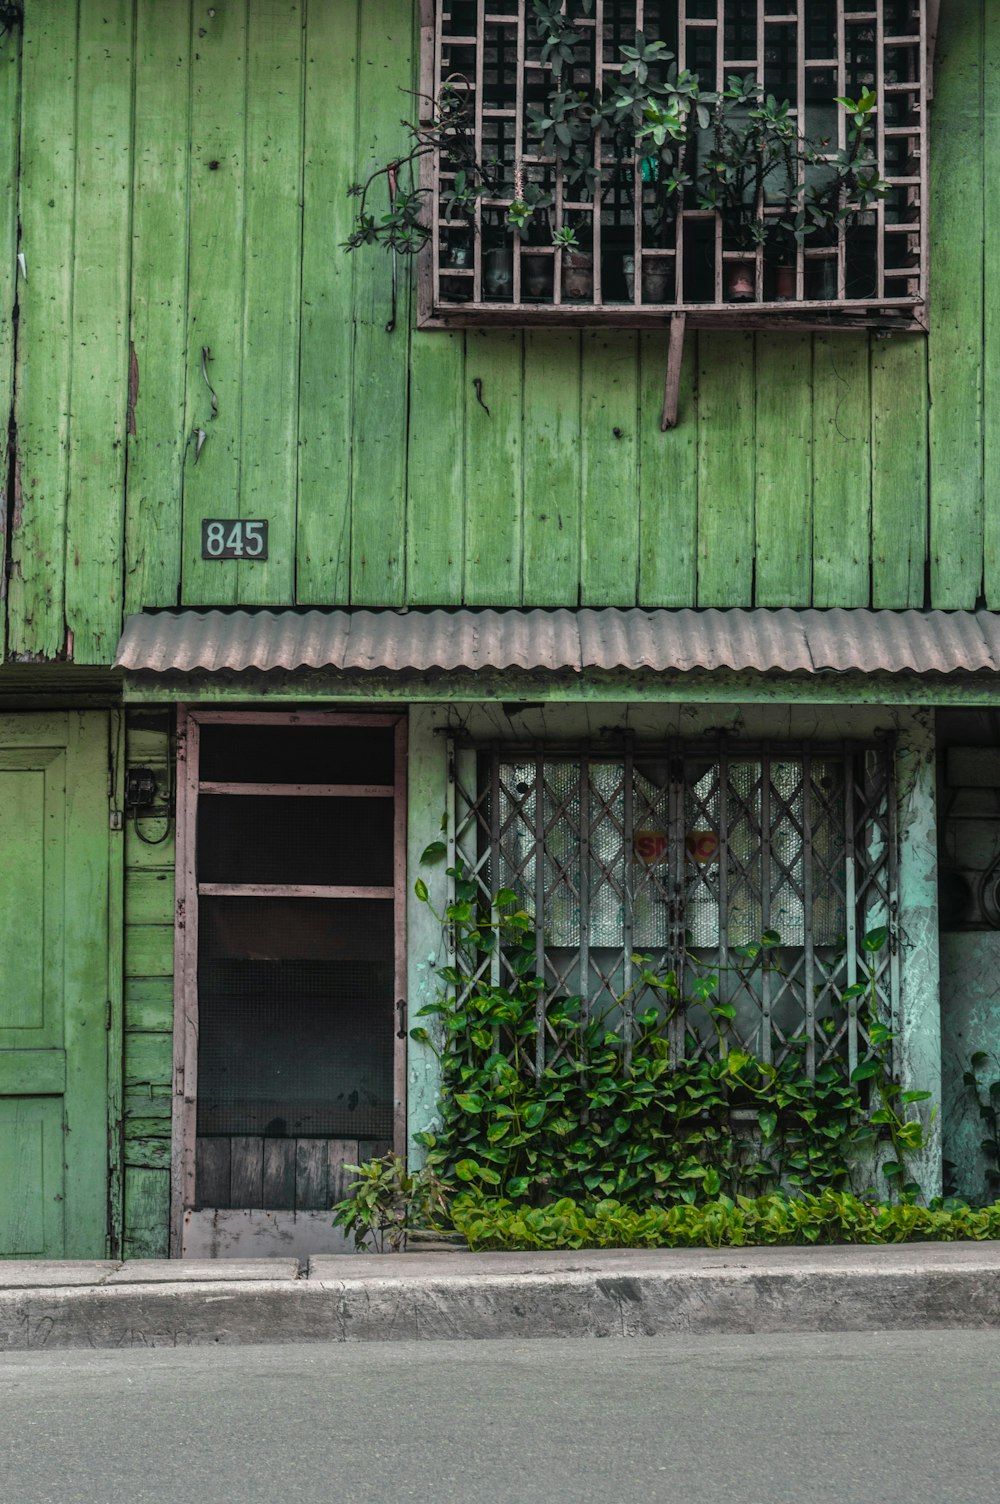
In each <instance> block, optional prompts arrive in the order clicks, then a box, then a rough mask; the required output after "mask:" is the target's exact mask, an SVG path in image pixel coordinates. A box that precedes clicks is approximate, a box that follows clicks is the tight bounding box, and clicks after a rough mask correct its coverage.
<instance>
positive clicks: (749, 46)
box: [418, 0, 928, 328]
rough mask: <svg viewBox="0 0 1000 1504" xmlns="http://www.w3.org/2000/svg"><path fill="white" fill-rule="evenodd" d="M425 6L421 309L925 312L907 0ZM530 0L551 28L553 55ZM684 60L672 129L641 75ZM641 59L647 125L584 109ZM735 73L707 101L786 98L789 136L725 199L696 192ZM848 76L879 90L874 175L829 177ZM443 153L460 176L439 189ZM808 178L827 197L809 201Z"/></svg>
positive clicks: (591, 314)
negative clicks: (558, 41)
mask: <svg viewBox="0 0 1000 1504" xmlns="http://www.w3.org/2000/svg"><path fill="white" fill-rule="evenodd" d="M423 11H424V14H423V21H424V26H423V33H422V35H423V60H422V61H423V73H422V85H421V97H422V101H423V106H422V107H423V109H424V112H425V119H424V125H425V127H430V128H431V131H432V139H433V140H434V142H435V148H434V149H433V150H430V151H428V152H427V153H426V155H424V156H423V157H422V158H421V161H420V170H421V173H422V178H421V183H422V187H423V188H424V190H425V197H426V204H425V207H427V206H429V210H428V212H429V216H430V224H429V242H428V244H427V245H426V246H425V247H424V248H423V249H422V250H421V252H420V254H419V258H418V264H419V266H420V299H419V317H420V323H421V325H422V326H423V327H435V326H439V327H440V326H473V325H481V324H507V325H534V324H575V325H594V324H598V323H605V324H608V325H611V326H617V327H642V326H644V325H662V323H663V322H664V319H665V317H666V316H668V315H671V314H684V315H686V317H687V321H688V324H689V325H690V326H691V327H720V326H722V327H727V326H728V327H740V328H747V327H755V326H764V327H777V326H782V325H799V326H806V327H817V328H820V327H821V328H830V327H832V326H834V327H835V326H841V327H882V328H922V327H925V315H926V299H927V97H928V61H927V42H928V22H927V5H926V3H925V0H870V3H867V4H865V5H863V6H862V4H861V3H860V0H858V4H857V5H854V6H852V5H851V0H787V3H786V0H567V3H566V4H565V6H564V7H563V9H562V11H560V8H559V7H558V6H553V5H551V4H548V3H542V0H495V3H494V0H489V3H487V0H423ZM548 12H553V13H555V14H556V15H557V16H560V17H561V21H559V23H558V25H561V26H563V27H568V28H571V30H570V31H566V32H565V46H564V48H563V52H564V54H565V55H562V54H560V51H559V48H558V47H556V46H555V45H554V44H553V41H552V37H553V35H554V33H553V32H552V31H551V30H550V31H549V32H546V29H545V23H544V15H545V14H546V13H548ZM553 24H556V23H553ZM637 32H639V33H641V34H642V38H643V43H642V46H641V47H640V48H639V49H637V48H636V33H637ZM654 43H660V44H662V49H655V48H654V51H653V53H652V54H648V55H645V56H642V55H641V56H640V57H639V58H635V57H630V55H629V52H628V51H627V50H625V49H632V51H633V52H635V51H636V50H639V51H640V53H642V49H643V47H645V48H646V49H648V48H649V46H650V45H651V44H654ZM671 58H672V59H675V62H673V63H672V62H671V61H670V59H671ZM671 68H676V69H677V70H679V74H680V76H679V77H677V75H676V74H672V73H671V72H670V69H671ZM642 70H645V72H644V73H642ZM685 70H688V71H689V73H690V74H693V75H696V76H697V82H696V85H695V90H696V93H697V94H698V96H699V97H700V98H701V99H702V100H703V101H704V103H703V105H702V107H701V108H700V109H699V108H698V104H697V101H696V100H695V101H692V99H691V98H689V97H687V96H685V97H686V98H687V104H685V102H684V98H682V100H681V116H680V118H681V120H682V124H683V129H682V130H681V132H680V134H679V135H677V136H676V137H675V136H674V135H672V134H671V130H672V129H674V127H675V126H676V120H677V118H678V117H677V116H676V115H671V111H672V110H674V107H675V105H676V103H677V97H676V96H673V95H667V96H665V95H664V94H663V93H662V90H664V89H666V90H669V88H670V87H671V84H672V81H673V83H676V85H677V88H678V89H679V90H680V91H681V95H682V96H684V94H685V89H689V88H690V80H688V84H685V82H684V73H685ZM640 73H642V77H643V78H645V79H646V80H647V83H648V85H649V86H652V92H651V93H650V94H649V96H648V97H649V99H650V102H651V105H652V106H653V107H654V108H662V109H664V110H665V111H666V116H665V118H667V117H669V118H670V119H672V120H673V121H674V126H670V125H667V126H665V127H664V129H663V130H661V132H660V134H659V135H657V132H656V121H655V120H654V119H653V118H652V116H651V115H650V113H649V112H648V111H647V112H645V113H644V112H643V111H642V110H641V109H640V108H638V106H636V107H635V108H634V109H633V112H632V114H626V115H625V116H623V118H622V120H620V121H618V122H616V121H615V120H614V119H612V118H610V117H608V116H607V114H605V115H604V116H603V117H602V116H601V115H600V109H601V105H602V102H603V104H604V105H606V104H607V102H608V101H609V100H610V99H611V98H612V97H613V96H614V94H615V91H616V90H617V88H618V87H619V85H620V84H622V83H625V84H626V85H627V86H629V87H632V88H633V101H634V98H635V89H636V88H637V87H638V83H639V81H640ZM734 79H736V80H739V81H740V89H742V90H743V91H744V97H743V98H742V99H741V98H737V97H733V98H730V99H729V100H728V102H727V103H726V105H725V114H724V119H725V122H726V125H727V129H729V130H731V131H732V132H735V136H739V133H740V130H741V129H743V130H747V129H759V125H758V126H755V125H754V120H755V110H757V109H758V108H759V106H760V105H761V104H763V105H765V106H767V102H768V96H770V99H771V102H772V103H773V104H775V105H777V107H778V115H779V117H780V116H781V114H782V106H783V105H784V102H785V101H787V103H788V111H787V115H786V116H785V117H784V119H785V121H786V123H787V124H788V126H789V129H790V141H791V143H792V150H791V151H790V152H789V153H788V154H787V160H786V161H785V163H784V166H783V165H782V163H781V162H780V161H778V157H779V156H780V155H781V152H780V148H779V149H778V150H777V153H776V155H775V160H774V161H773V162H771V165H770V167H769V169H768V171H767V173H766V174H765V175H764V177H763V178H761V177H760V175H759V174H758V175H757V177H756V180H753V179H752V178H751V179H748V180H747V181H742V182H737V183H735V185H734V182H733V179H732V173H731V172H730V175H729V178H728V180H727V181H728V190H729V200H728V203H727V202H725V201H724V200H725V193H723V201H722V202H720V203H718V204H717V206H716V207H712V205H711V202H710V200H711V197H712V191H713V190H712V183H713V181H716V182H717V181H718V180H719V174H718V172H717V168H718V160H717V159H718V157H719V153H720V142H721V140H722V138H721V137H720V134H719V132H720V125H721V121H722V119H723V116H722V115H720V113H719V111H720V109H721V108H722V107H721V106H720V98H721V97H722V96H725V95H726V94H727V91H728V92H729V93H730V94H732V92H733V91H732V80H734ZM643 87H644V88H645V87H646V85H644V86H643ZM657 89H659V90H661V92H660V93H657V92H656V91H657ZM740 89H737V91H736V93H737V94H739V92H740ZM755 90H756V91H759V94H758V95H755V93H754V91H755ZM866 95H867V96H874V99H875V101H876V102H875V103H874V104H870V106H869V110H868V114H867V119H866V124H865V127H864V143H863V144H864V151H865V155H866V158H867V159H868V160H869V161H870V162H872V163H874V165H875V167H876V168H877V177H878V178H880V180H881V186H880V187H879V190H878V192H877V193H872V194H869V193H866V192H865V191H864V187H863V184H862V187H861V188H860V189H859V187H858V179H859V177H862V178H863V176H864V175H863V174H859V173H854V174H853V176H848V177H846V178H844V176H843V171H841V178H842V180H843V181H844V182H846V183H847V184H848V186H847V187H844V188H840V187H838V186H837V184H836V183H835V182H834V178H835V175H836V173H837V170H838V154H842V153H845V152H850V151H851V150H852V140H853V137H852V113H851V111H849V110H847V109H846V108H844V107H843V106H842V105H840V104H838V103H837V101H838V99H849V100H852V101H860V100H862V99H864V98H865V96H866ZM671 99H672V100H673V103H671V102H670V100H671ZM442 101H444V108H443V107H442ZM688 106H690V108H689V109H688ZM685 109H688V113H686V114H685V113H684V110H685ZM449 113H450V115H451V120H452V125H451V126H450V127H448V128H446V129H444V131H443V132H442V131H441V130H440V127H441V124H442V121H443V120H444V119H445V116H446V115H447V114H449ZM636 119H638V120H639V122H640V124H639V125H638V127H637V126H636V124H635V120H636ZM546 121H548V122H549V124H548V125H546V124H545V122H546ZM741 121H742V126H741ZM644 131H648V132H650V133H648V134H643V132H644ZM664 132H665V134H664ZM567 138H570V139H567ZM734 139H735V138H734ZM769 139H771V138H769ZM449 140H450V141H452V142H453V143H454V150H453V152H451V153H449V151H448V149H447V146H441V144H440V143H441V142H442V141H444V142H445V143H447V142H448V141H449ZM770 149H771V148H770V147H769V148H768V150H770ZM664 151H665V152H666V156H665V155H664ZM723 155H724V153H723ZM584 159H586V166H585V167H584ZM768 160H770V159H768ZM859 160H861V159H860V158H859ZM839 161H840V167H841V169H843V161H844V159H843V157H842V156H840V158H839ZM463 173H464V182H465V184H466V187H467V188H471V189H472V190H473V192H472V194H471V195H467V196H466V197H465V198H464V199H463V198H462V196H461V195H459V201H458V203H457V204H456V198H455V189H456V179H458V180H459V182H460V183H461V182H462V181H463V179H462V178H461V177H460V174H463ZM725 176H726V175H725V173H723V174H722V178H723V179H725ZM831 183H834V189H833V190H831V191H830V192H827V189H828V188H829V185H830V184H831ZM824 194H826V198H827V208H831V209H832V210H833V212H832V213H831V215H830V216H829V217H828V219H827V222H826V223H822V222H817V223H813V220H814V219H818V220H819V221H822V220H823V214H822V213H820V214H819V215H818V216H815V215H813V214H812V211H811V208H810V205H815V204H817V203H821V202H822V201H823V199H824ZM800 216H804V218H805V221H808V228H804V224H803V219H802V218H801V217H800ZM512 218H513V219H514V220H515V221H517V224H516V226H514V227H512V225H511V220H512ZM566 241H569V248H568V249H567V248H565V245H564V242H566Z"/></svg>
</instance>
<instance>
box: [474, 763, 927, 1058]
mask: <svg viewBox="0 0 1000 1504" xmlns="http://www.w3.org/2000/svg"><path fill="white" fill-rule="evenodd" d="M893 760H894V759H893V754H892V749H891V747H890V746H882V747H879V748H874V747H866V748H859V747H856V746H849V745H843V744H841V745H834V746H828V747H822V746H816V745H809V746H773V747H741V748H737V747H735V746H733V747H724V746H717V745H708V746H698V747H686V748H685V747H676V746H667V747H646V746H643V747H639V746H631V747H625V748H623V749H622V750H621V752H620V753H618V754H612V753H609V752H608V750H607V749H606V748H603V749H596V748H595V749H593V750H588V749H578V750H577V751H575V752H572V753H562V754H556V753H553V752H550V751H547V750H545V749H525V748H520V749H519V748H516V747H510V746H493V747H491V748H489V749H483V748H476V747H475V746H465V747H463V746H457V747H456V748H455V749H454V754H453V766H454V769H455V775H454V776H455V790H454V792H455V810H454V826H455V838H454V839H455V846H454V855H455V857H456V858H457V860H458V861H459V862H460V863H461V865H462V866H463V867H464V869H465V873H466V875H467V876H469V877H471V878H472V879H473V880H474V881H475V883H476V884H477V887H478V890H479V893H480V897H481V902H482V904H483V905H486V906H488V905H489V903H490V901H491V898H492V895H493V894H494V893H496V892H498V891H499V890H500V889H501V888H510V889H512V890H513V891H514V892H515V893H517V895H518V900H519V904H520V905H521V907H523V909H524V910H525V911H526V912H527V913H528V914H530V915H532V916H533V917H534V938H535V950H536V961H535V965H536V974H537V975H538V976H540V977H543V978H544V980H545V983H546V987H545V991H544V993H543V994H542V995H540V997H539V1000H538V1023H539V1032H538V1040H539V1050H538V1067H539V1069H542V1068H543V1067H544V1065H546V1064H549V1063H551V1062H552V1060H554V1059H555V1058H557V1056H558V1055H559V1054H560V1053H562V1052H564V1051H565V1050H567V1049H571V1048H572V1040H571V1039H568V1038H567V1035H566V1032H565V1029H563V1030H561V1031H559V1032H557V1031H556V1030H555V1029H553V1028H552V1027H551V1026H550V1025H549V1023H548V1019H547V1011H548V1009H549V1008H550V1007H551V1005H552V1004H553V1003H554V1002H556V1001H557V1000H559V999H563V998H566V997H567V996H579V997H581V998H582V1000H583V1002H582V1008H581V1018H582V1019H583V1021H584V1022H586V1021H587V1020H588V1019H590V1018H593V1017H604V1018H607V1019H608V1020H609V1022H610V1023H611V1024H613V1025H614V1026H615V1027H616V1028H619V1029H620V1030H622V1032H623V1033H624V1036H625V1038H626V1040H627V1039H628V1038H629V1037H630V1036H631V1034H632V1032H633V1021H634V1019H635V1018H636V1016H637V1015H638V1014H639V1013H642V1012H643V1011H644V1010H645V1009H647V1008H649V1007H650V1005H651V1004H654V1005H656V1006H658V1007H662V1001H663V1000H662V995H660V994H657V993H656V992H654V991H652V990H650V989H643V988H641V987H636V979H637V975H638V968H637V967H636V965H635V963H634V962H633V959H632V957H633V955H634V954H636V953H640V954H644V955H648V956H651V957H652V959H653V966H654V969H656V970H658V971H660V972H661V973H663V972H666V971H670V970H672V971H674V972H675V974H676V975H677V976H678V977H679V978H683V979H684V990H685V992H686V993H687V994H688V995H690V992H691V990H692V987H693V984H694V982H695V980H696V977H697V976H701V975H704V973H705V969H706V968H708V969H712V968H718V972H717V974H718V976H719V994H718V995H719V998H720V1000H722V1001H724V1002H729V1003H732V1004H733V1005H734V1006H735V1009H736V1017H735V1020H734V1021H733V1025H732V1033H731V1036H730V1038H729V1040H728V1043H729V1044H730V1045H735V1044H737V1043H738V1044H739V1045H741V1046H743V1047H745V1048H747V1049H748V1050H751V1051H753V1052H754V1053H756V1054H758V1055H759V1056H760V1057H761V1058H762V1059H764V1060H767V1061H774V1062H776V1063H780V1062H781V1061H782V1060H784V1059H785V1058H786V1057H787V1055H788V1054H789V1052H790V1051H797V1052H800V1053H801V1058H802V1061H803V1064H804V1065H805V1067H806V1069H807V1070H808V1071H809V1072H810V1073H813V1072H815V1070H816V1068H817V1066H818V1065H822V1064H823V1063H824V1062H825V1061H827V1060H828V1059H830V1058H831V1057H832V1056H834V1055H839V1056H841V1057H842V1058H844V1059H845V1060H846V1061H847V1062H848V1064H849V1065H850V1067H851V1069H853V1068H854V1066H856V1065H857V1063H858V1061H859V1059H864V1058H865V1057H866V1055H867V1053H868V1050H869V1045H868V1038H867V1033H866V1030H865V1024H864V1005H863V1004H862V1006H861V1008H860V1010H859V1003H858V999H857V998H856V997H855V998H848V999H847V1001H846V1002H844V1001H841V999H842V995H843V993H844V991H845V990H847V989H849V988H851V987H852V986H853V985H854V984H855V983H856V982H858V981H859V979H862V978H864V977H865V976H867V968H868V966H869V964H874V966H875V968H876V974H877V975H876V986H877V1006H878V1012H879V1016H880V1018H881V1019H882V1021H883V1022H886V1023H889V1024H890V1026H892V1027H895V1025H896V1024H897V1023H898V1009H899V967H898V951H897V945H896V938H895V935H894V933H892V931H893V926H894V921H895V916H896V913H897V859H896V831H895V794H894V786H893ZM883 924H886V925H889V927H890V932H891V943H890V944H889V945H888V946H886V947H884V948H883V949H882V950H880V951H879V952H877V953H876V954H875V955H874V956H872V955H870V954H869V953H868V952H867V951H866V950H865V947H864V937H865V934H866V933H867V932H869V931H870V930H871V929H873V928H874V927H876V926H878V925H883ZM766 931H775V932H776V933H777V934H778V935H779V936H780V937H781V941H782V944H781V945H780V947H777V948H774V949H771V950H769V951H767V952H766V953H762V956H761V957H760V958H759V959H758V960H757V961H754V962H747V961H746V960H745V959H741V958H740V956H739V953H738V952H739V947H743V946H748V945H753V944H754V943H755V942H756V941H759V940H760V939H761V937H762V935H763V934H764V933H765V932H766ZM467 961H468V964H469V965H473V964H474V965H475V966H476V967H478V971H477V973H476V974H477V975H481V974H486V973H489V974H490V975H491V977H492V980H493V981H495V982H501V983H504V984H507V983H509V981H510V979H511V978H510V974H509V973H508V971H507V969H506V967H505V963H504V958H503V956H502V954H492V955H489V956H486V957H481V958H477V959H476V960H475V961H474V962H473V960H472V958H467ZM633 989H634V990H633ZM623 998H625V999H626V1000H625V1001H624V1002H623V1001H622V999H623ZM670 1033H671V1046H672V1053H673V1055H674V1058H675V1059H676V1058H680V1057H682V1056H687V1057H690V1056H691V1055H692V1054H704V1053H706V1052H708V1051H710V1050H712V1049H713V1048H715V1049H717V1048H718V1038H717V1035H716V1034H715V1032H714V1029H713V1027H712V1025H711V1022H710V1020H709V1019H708V1017H707V1015H706V1014H705V1013H704V1012H702V1011H701V1010H699V1009H697V1008H689V1009H687V1010H682V1011H681V1012H680V1013H678V1014H677V1015H676V1016H675V1018H674V1020H673V1022H672V1023H671V1025H670Z"/></svg>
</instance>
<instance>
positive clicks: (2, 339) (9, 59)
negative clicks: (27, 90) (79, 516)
mask: <svg viewBox="0 0 1000 1504" xmlns="http://www.w3.org/2000/svg"><path fill="white" fill-rule="evenodd" d="M20 92H21V28H20V26H12V27H11V28H10V30H9V31H8V32H7V34H6V36H4V37H3V39H2V40H0V180H2V181H3V182H5V183H9V184H10V185H11V186H10V191H9V192H8V193H7V195H6V198H5V201H4V203H3V206H2V209H0V423H2V422H3V418H4V415H6V418H7V424H6V427H5V431H4V433H3V435H2V438H0V559H2V560H3V561H4V564H3V567H0V663H3V660H4V650H5V648H6V643H7V568H6V559H7V528H8V523H9V521H10V515H11V511H12V509H13V505H14V498H13V497H12V496H10V495H8V494H7V493H8V481H7V477H8V476H9V474H10V465H11V458H12V455H11V452H10V440H9V432H10V418H11V417H12V416H13V413H12V408H13V403H14V335H15V328H14V317H13V315H14V304H15V302H16V301H17V198H18V196H17V191H16V185H17V159H18V147H19V142H18V127H19V125H20Z"/></svg>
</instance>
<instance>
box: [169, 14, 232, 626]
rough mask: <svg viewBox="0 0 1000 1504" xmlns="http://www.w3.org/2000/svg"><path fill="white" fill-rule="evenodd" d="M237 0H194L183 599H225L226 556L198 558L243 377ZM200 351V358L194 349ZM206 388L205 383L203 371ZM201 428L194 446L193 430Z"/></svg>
mask: <svg viewBox="0 0 1000 1504" xmlns="http://www.w3.org/2000/svg"><path fill="white" fill-rule="evenodd" d="M245 130H246V0H215V3H214V4H212V5H209V4H208V3H207V0H195V3H194V6H193V12H192V35H191V176H190V188H189V193H190V197H189V206H190V207H189V233H188V247H189V249H188V321H187V322H188V328H187V372H186V386H185V404H184V412H185V418H184V442H185V451H184V452H185V459H184V479H183V488H184V503H183V505H184V518H183V523H184V527H183V551H182V568H183V580H182V587H181V599H182V600H183V601H184V602H185V604H194V605H216V606H227V605H232V604H233V603H234V602H235V601H236V571H237V566H236V563H235V561H227V562H203V561H202V558H201V524H202V519H203V518H205V517H220V516H221V517H236V516H238V515H239V496H240V423H241V405H242V382H243V338H242V317H243V218H244V208H245V204H244V179H245V156H244V146H245ZM204 349H207V350H208V351H209V352H210V355H209V357H208V359H207V360H206V361H205V362H204V367H203V356H202V351H203V350H204ZM206 373H207V377H208V382H211V386H212V388H213V390H214V393H215V397H214V401H213V395H212V392H211V391H210V390H209V386H208V382H206V379H205V376H206ZM199 432H200V433H202V434H204V435H205V437H204V441H203V443H202V447H201V453H200V455H199V453H198V443H199V440H198V434H199Z"/></svg>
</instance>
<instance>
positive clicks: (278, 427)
mask: <svg viewBox="0 0 1000 1504" xmlns="http://www.w3.org/2000/svg"><path fill="white" fill-rule="evenodd" d="M302 9H303V7H302V3H301V0H249V26H248V32H247V56H248V65H247V167H246V173H247V176H246V250H245V256H244V259H245V267H246V271H245V276H244V290H243V424H242V438H241V453H240V515H241V516H244V517H266V518H268V519H269V521H270V533H269V553H268V558H267V559H266V560H259V561H258V560H252V559H242V560H240V563H239V565H238V568H237V572H236V577H237V598H238V599H239V601H240V603H241V604H246V605H254V606H280V605H291V604H292V602H293V601H294V599H295V511H296V490H297V485H298V458H297V436H298V435H297V430H298V397H299V295H300V277H301V252H302V50H303V16H302Z"/></svg>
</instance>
